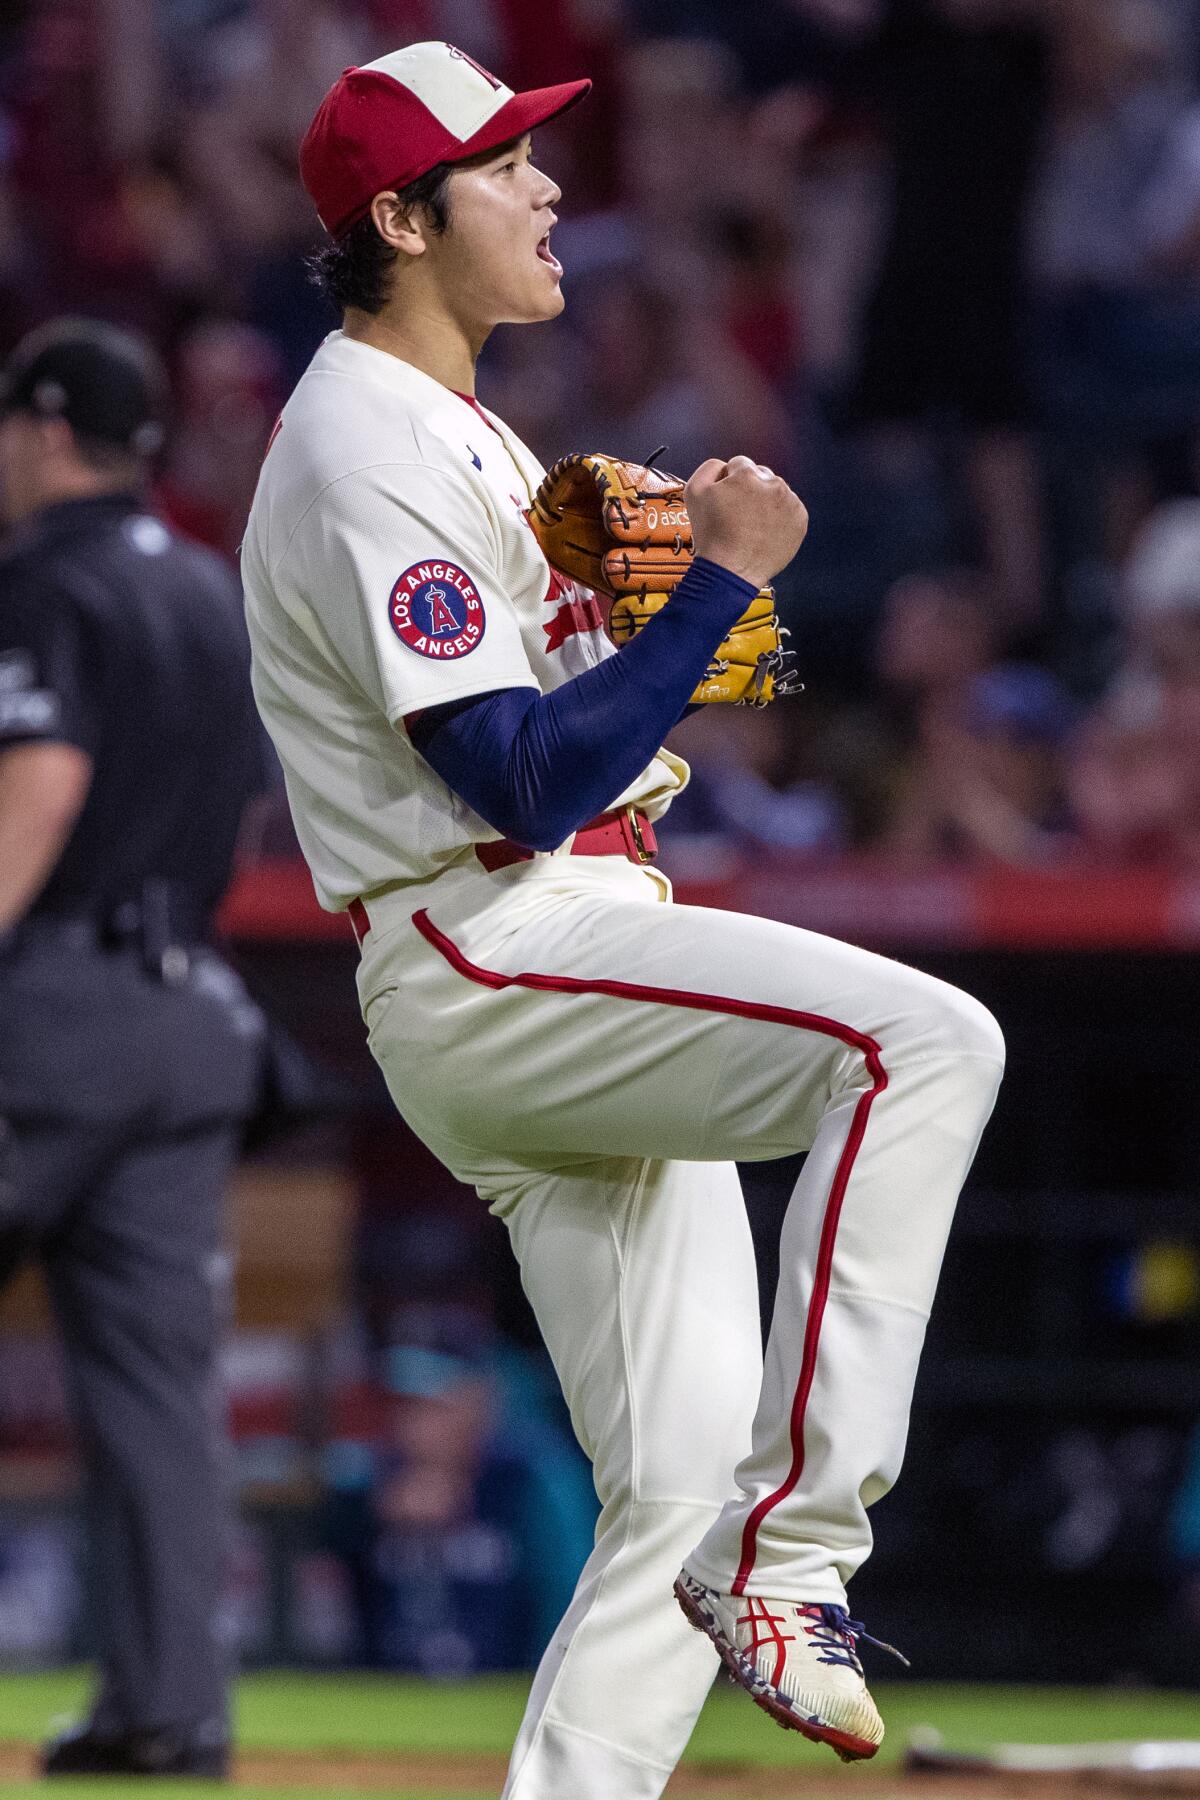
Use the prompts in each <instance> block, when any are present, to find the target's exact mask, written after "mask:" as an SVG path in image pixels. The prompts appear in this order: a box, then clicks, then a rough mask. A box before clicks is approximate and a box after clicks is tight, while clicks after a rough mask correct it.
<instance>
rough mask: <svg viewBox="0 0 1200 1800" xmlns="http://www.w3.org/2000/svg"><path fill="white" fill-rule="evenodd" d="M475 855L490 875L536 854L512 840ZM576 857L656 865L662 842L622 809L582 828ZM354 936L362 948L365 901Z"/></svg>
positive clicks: (356, 911)
mask: <svg viewBox="0 0 1200 1800" xmlns="http://www.w3.org/2000/svg"><path fill="white" fill-rule="evenodd" d="M475 854H476V856H477V857H478V858H479V860H480V862H481V863H482V864H483V866H484V868H485V869H486V870H487V871H488V873H489V874H495V872H496V870H497V869H507V868H508V867H509V866H510V865H511V864H512V863H520V862H532V861H533V857H534V852H533V851H532V850H526V848H525V847H524V845H523V844H514V843H513V842H512V841H511V839H509V838H499V839H497V840H496V841H495V842H493V843H490V844H476V846H475ZM571 855H572V856H624V857H626V858H628V860H629V861H630V862H632V863H649V862H653V861H654V858H655V857H656V856H657V855H658V839H657V838H656V837H655V835H654V827H653V825H652V824H651V823H650V821H649V819H648V818H647V817H646V815H645V813H643V812H638V810H637V808H636V807H633V806H626V807H622V809H621V811H620V812H607V813H601V814H600V817H599V818H598V819H593V820H592V821H591V823H590V824H587V825H581V826H580V827H579V830H578V831H577V832H576V833H575V842H574V843H573V844H572V845H571ZM346 912H347V915H348V917H349V919H350V924H351V925H352V927H353V929H354V935H355V937H356V938H357V939H358V942H359V944H360V945H361V943H362V941H363V939H364V938H365V937H366V935H367V933H368V931H370V929H371V921H370V919H369V918H368V917H367V909H366V907H365V906H364V905H363V903H362V901H361V900H352V901H351V902H350V904H349V906H348V907H347V908H346Z"/></svg>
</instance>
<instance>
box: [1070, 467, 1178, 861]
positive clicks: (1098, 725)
mask: <svg viewBox="0 0 1200 1800" xmlns="http://www.w3.org/2000/svg"><path fill="white" fill-rule="evenodd" d="M1122 597H1123V603H1124V614H1125V620H1126V625H1127V628H1128V633H1129V644H1128V655H1127V660H1126V664H1125V667H1124V668H1123V669H1122V670H1121V672H1120V674H1119V675H1118V678H1117V680H1116V682H1115V683H1114V684H1113V687H1112V689H1111V691H1110V692H1109V694H1108V695H1107V696H1106V698H1105V702H1104V704H1103V706H1102V707H1101V708H1100V710H1099V712H1098V713H1097V716H1096V718H1095V719H1094V720H1093V721H1091V723H1090V724H1089V726H1088V727H1087V729H1086V730H1085V731H1084V733H1083V735H1082V738H1081V740H1080V743H1079V745H1078V747H1077V751H1076V754H1075V757H1074V759H1073V763H1072V768H1071V785H1072V792H1073V794H1074V797H1075V806H1076V809H1077V811H1078V813H1079V816H1080V818H1081V821H1082V824H1083V828H1084V831H1085V834H1086V836H1087V839H1088V841H1089V842H1090V844H1091V845H1092V847H1093V849H1094V850H1095V851H1096V853H1097V854H1099V855H1102V856H1105V857H1107V858H1109V859H1116V860H1120V861H1128V860H1130V859H1137V860H1141V861H1158V862H1164V861H1165V862H1174V863H1181V864H1185V865H1187V866H1188V867H1196V866H1200V500H1196V499H1193V500H1176V501H1171V502H1169V503H1167V504H1166V505H1164V506H1162V507H1160V508H1159V509H1158V510H1157V512H1155V513H1154V514H1152V516H1151V517H1150V519H1149V520H1148V521H1147V522H1146V524H1145V526H1144V527H1143V528H1142V531H1141V532H1140V534H1139V536H1138V537H1137V539H1136V540H1135V542H1134V545H1133V549H1132V552H1131V554H1130V557H1129V560H1128V563H1127V565H1126V568H1125V573H1124V580H1123V585H1122Z"/></svg>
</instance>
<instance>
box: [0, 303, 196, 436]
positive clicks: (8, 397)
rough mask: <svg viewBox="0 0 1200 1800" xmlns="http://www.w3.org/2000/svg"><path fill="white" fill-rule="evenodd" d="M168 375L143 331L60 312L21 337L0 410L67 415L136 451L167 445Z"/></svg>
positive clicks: (91, 432)
mask: <svg viewBox="0 0 1200 1800" xmlns="http://www.w3.org/2000/svg"><path fill="white" fill-rule="evenodd" d="M167 392H168V390H167V377H166V372H165V370H164V369H163V366H162V364H161V363H160V361H159V359H158V356H157V354H156V353H155V352H154V351H153V350H152V349H151V348H150V345H149V344H147V343H146V342H145V341H144V340H143V339H142V338H138V337H134V336H133V335H132V333H130V332H128V331H120V330H118V329H117V327H116V326H115V325H107V324H104V323H103V322H102V321H100V320H98V319H55V320H53V321H52V322H51V323H50V324H48V325H41V326H39V327H38V328H37V330H36V331H31V332H30V333H29V334H28V336H27V337H24V338H22V340H21V342H20V343H19V344H18V345H17V347H16V349H15V350H14V351H13V353H12V355H11V356H10V357H9V359H8V362H7V364H6V365H5V368H4V371H3V374H0V413H13V412H24V413H32V414H33V415H34V416H35V417H36V418H40V419H62V420H64V421H65V423H66V424H68V425H69V426H70V427H71V429H72V431H74V432H76V433H77V434H78V435H79V436H80V437H81V438H84V439H87V440H89V441H90V442H92V443H97V444H105V445H111V446H112V447H113V448H114V449H119V450H125V451H128V452H129V454H130V455H132V456H144V457H150V456H153V455H154V454H155V453H156V452H157V451H158V450H159V449H161V447H162V442H163V436H164V432H165V426H166V416H167Z"/></svg>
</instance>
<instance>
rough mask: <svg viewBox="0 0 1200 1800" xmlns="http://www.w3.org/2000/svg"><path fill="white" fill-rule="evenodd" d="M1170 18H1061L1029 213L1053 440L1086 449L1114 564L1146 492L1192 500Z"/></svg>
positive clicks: (1184, 252) (1181, 183)
mask: <svg viewBox="0 0 1200 1800" xmlns="http://www.w3.org/2000/svg"><path fill="white" fill-rule="evenodd" d="M1186 41H1187V34H1186V31H1185V28H1184V26H1183V22H1182V20H1181V19H1180V18H1179V17H1178V16H1173V15H1172V12H1171V10H1169V9H1168V8H1167V7H1165V6H1164V5H1162V4H1155V3H1154V0H1096V4H1094V5H1091V6H1088V7H1080V6H1074V7H1069V8H1067V9H1066V11H1065V14H1064V30H1063V38H1062V43H1063V56H1062V67H1063V80H1062V82H1061V86H1060V91H1059V96H1058V103H1057V107H1056V118H1055V129H1054V133H1053V136H1052V139H1051V145H1050V152H1049V155H1048V158H1047V162H1046V167H1045V169H1044V172H1043V176H1042V181H1041V186H1040V191H1039V194H1038V197H1037V204H1036V206H1035V208H1034V212H1033V231H1032V243H1033V256H1034V268H1035V274H1036V279H1037V283H1038V288H1039V292H1040V295H1041V312H1042V326H1041V339H1042V346H1043V379H1044V382H1045V387H1046V406H1047V411H1048V417H1049V421H1050V423H1051V425H1052V427H1053V429H1054V430H1055V431H1056V432H1057V433H1058V434H1059V435H1060V436H1062V437H1065V438H1070V439H1073V440H1075V441H1076V449H1075V455H1076V458H1077V459H1078V457H1079V456H1080V454H1081V448H1080V446H1082V445H1086V446H1088V447H1089V450H1090V453H1091V455H1092V457H1093V458H1094V459H1095V460H1096V462H1097V464H1098V465H1099V470H1100V474H1099V476H1098V477H1097V478H1098V479H1100V480H1101V481H1102V509H1101V510H1102V517H1103V521H1104V535H1103V537H1102V539H1101V540H1100V544H1099V546H1098V547H1099V548H1100V549H1101V550H1102V551H1103V552H1106V553H1107V554H1108V555H1109V556H1110V558H1114V559H1117V560H1119V559H1120V557H1121V556H1122V555H1123V554H1124V551H1125V549H1126V548H1127V546H1128V543H1129V540H1130V537H1131V534H1132V531H1133V530H1134V529H1135V528H1136V523H1137V519H1138V516H1139V513H1140V512H1141V511H1142V510H1144V504H1145V502H1144V491H1145V488H1146V484H1147V478H1149V480H1150V481H1151V482H1152V483H1153V484H1154V486H1155V487H1156V488H1157V489H1158V490H1159V491H1165V492H1168V493H1170V492H1189V491H1192V483H1193V482H1194V473H1193V472H1192V471H1191V469H1190V468H1189V466H1188V464H1189V454H1190V452H1189V446H1190V444H1191V442H1192V440H1193V438H1194V435H1195V430H1196V419H1197V416H1198V414H1200V108H1197V106H1196V103H1195V96H1194V91H1192V90H1190V88H1189V84H1188V82H1187V80H1186V79H1185V78H1184V72H1185V70H1186V66H1187V65H1186V62H1185V59H1184V56H1183V54H1182V52H1183V48H1184V45H1185V43H1186Z"/></svg>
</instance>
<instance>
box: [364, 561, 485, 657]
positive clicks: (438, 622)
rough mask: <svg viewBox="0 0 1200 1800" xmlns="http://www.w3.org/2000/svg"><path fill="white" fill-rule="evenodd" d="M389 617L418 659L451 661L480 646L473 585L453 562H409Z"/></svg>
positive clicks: (480, 619) (479, 611)
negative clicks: (411, 563) (425, 657)
mask: <svg viewBox="0 0 1200 1800" xmlns="http://www.w3.org/2000/svg"><path fill="white" fill-rule="evenodd" d="M388 618H389V619H390V621H391V626H392V630H393V631H394V632H395V634H396V636H397V637H398V638H399V639H400V641H401V643H402V644H407V645H408V647H409V649H410V650H415V651H416V653H417V655H418V656H428V657H430V658H432V659H435V660H436V661H438V662H453V661H455V660H456V659H457V658H458V657H460V656H469V655H470V653H471V651H472V650H474V649H476V648H478V646H479V644H481V643H482V641H483V633H484V627H485V625H486V620H485V618H484V613H483V601H482V600H481V599H480V597H479V593H478V590H477V589H476V587H475V583H474V582H473V581H472V580H471V578H470V576H469V575H467V574H466V573H465V572H464V570H462V569H460V568H458V567H457V566H456V565H455V564H454V563H448V562H442V561H440V560H437V561H432V560H431V561H429V562H421V563H414V564H413V565H412V567H411V568H410V569H405V571H404V573H403V575H401V577H400V579H399V581H397V583H396V585H395V587H394V588H393V589H392V592H391V596H390V598H389V600H388Z"/></svg>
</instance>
